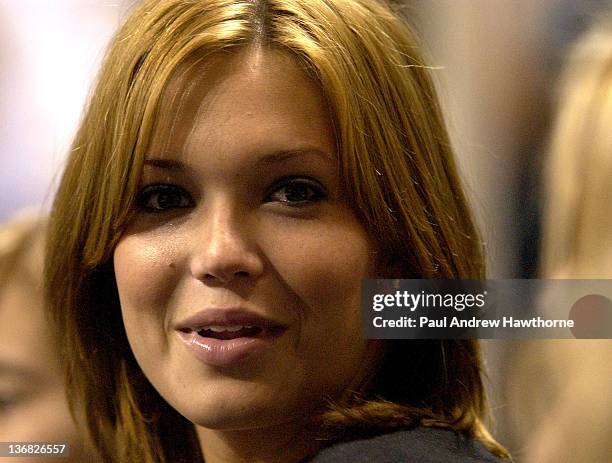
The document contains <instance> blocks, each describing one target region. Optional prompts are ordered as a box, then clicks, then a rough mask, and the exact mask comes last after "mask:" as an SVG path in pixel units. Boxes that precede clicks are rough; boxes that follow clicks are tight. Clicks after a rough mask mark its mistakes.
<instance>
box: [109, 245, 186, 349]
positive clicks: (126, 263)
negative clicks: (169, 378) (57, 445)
mask: <svg viewBox="0 0 612 463" xmlns="http://www.w3.org/2000/svg"><path fill="white" fill-rule="evenodd" d="M113 257H114V268H115V278H116V282H117V289H118V292H119V300H120V303H121V313H122V316H123V321H124V324H125V328H126V332H127V334H128V338H129V341H130V344H134V342H135V341H140V340H139V338H138V337H139V333H149V335H148V336H147V339H149V340H151V339H152V338H151V336H150V333H152V332H157V333H159V332H160V331H159V330H163V327H164V321H165V319H166V317H167V315H168V314H166V313H165V310H164V307H168V301H169V299H170V298H171V297H172V295H173V293H174V288H175V287H176V280H177V272H176V266H175V264H174V260H173V259H174V258H175V257H176V256H175V252H174V250H173V249H172V248H171V247H169V246H164V245H163V244H162V245H160V244H159V242H158V241H157V240H150V239H146V238H142V237H139V236H138V235H132V236H128V237H125V238H123V239H122V240H121V241H120V242H119V244H118V245H117V247H116V249H115V253H114V256H113ZM151 330H154V331H151ZM133 348H134V350H138V349H137V346H134V345H133Z"/></svg>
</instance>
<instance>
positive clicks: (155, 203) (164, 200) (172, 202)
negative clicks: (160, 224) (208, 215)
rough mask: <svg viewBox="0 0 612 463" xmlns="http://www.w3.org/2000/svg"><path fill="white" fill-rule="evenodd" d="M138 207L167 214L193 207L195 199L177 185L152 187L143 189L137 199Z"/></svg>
mask: <svg viewBox="0 0 612 463" xmlns="http://www.w3.org/2000/svg"><path fill="white" fill-rule="evenodd" d="M136 203H137V204H138V207H139V208H140V209H142V210H144V211H147V212H165V211H171V210H175V209H185V208H189V207H192V206H193V205H194V204H193V199H192V198H191V196H190V195H189V193H187V192H186V191H185V190H184V189H183V188H181V187H179V186H176V185H167V184H159V185H150V186H148V187H146V188H143V189H142V190H141V191H140V192H139V193H138V196H137V198H136Z"/></svg>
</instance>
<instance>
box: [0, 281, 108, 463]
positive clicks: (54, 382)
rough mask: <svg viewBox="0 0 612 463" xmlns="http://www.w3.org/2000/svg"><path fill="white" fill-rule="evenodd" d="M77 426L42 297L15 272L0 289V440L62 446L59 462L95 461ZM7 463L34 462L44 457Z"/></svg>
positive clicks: (31, 284) (42, 459) (32, 283)
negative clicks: (66, 449)
mask: <svg viewBox="0 0 612 463" xmlns="http://www.w3.org/2000/svg"><path fill="white" fill-rule="evenodd" d="M79 428H80V427H78V426H76V425H75V423H74V422H73V420H72V417H71V415H70V411H69V409H68V403H67V402H66V396H65V391H64V381H63V374H62V369H61V365H60V359H59V356H58V354H57V352H56V349H55V345H54V342H53V338H52V336H51V334H50V330H49V329H48V323H47V321H46V320H45V314H44V310H43V301H42V297H41V295H40V294H39V291H38V289H37V287H36V284H35V283H34V281H33V280H32V278H31V277H30V276H29V275H25V273H24V272H22V271H21V272H15V274H14V275H11V276H10V277H9V278H8V281H4V282H2V285H0V442H45V443H55V444H59V443H66V444H68V446H69V456H68V457H67V459H66V458H62V459H61V461H63V462H66V463H69V462H83V461H88V462H95V461H99V460H98V459H97V457H95V456H94V453H93V450H92V449H91V448H90V447H88V446H87V445H86V443H85V438H86V436H85V435H83V433H81V432H79ZM0 460H2V461H4V459H2V458H0ZM9 460H10V461H14V462H15V463H17V462H23V463H25V462H29V463H34V462H41V461H43V462H44V461H48V458H46V457H44V455H43V456H32V457H27V458H25V457H24V458H6V461H9Z"/></svg>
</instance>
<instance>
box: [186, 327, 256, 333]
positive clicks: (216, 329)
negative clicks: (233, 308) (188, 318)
mask: <svg viewBox="0 0 612 463" xmlns="http://www.w3.org/2000/svg"><path fill="white" fill-rule="evenodd" d="M243 328H253V326H242V325H230V326H218V325H211V326H203V327H202V328H200V330H210V331H212V332H213V333H223V332H225V331H229V332H230V333H235V332H236V331H240V330H241V329H243ZM200 330H198V331H200Z"/></svg>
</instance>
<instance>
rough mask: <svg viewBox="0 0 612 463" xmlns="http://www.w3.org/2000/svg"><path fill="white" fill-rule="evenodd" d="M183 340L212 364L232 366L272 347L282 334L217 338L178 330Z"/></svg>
mask: <svg viewBox="0 0 612 463" xmlns="http://www.w3.org/2000/svg"><path fill="white" fill-rule="evenodd" d="M178 334H179V337H180V338H181V340H182V341H183V342H184V343H185V344H186V345H187V348H188V349H189V350H190V351H191V353H193V354H194V355H195V356H196V358H197V359H198V360H200V361H202V362H204V363H206V364H207V365H211V366H218V367H224V366H231V365H236V364H240V363H243V362H245V361H247V360H250V359H252V358H253V357H255V356H257V355H259V354H261V353H263V352H265V351H266V350H268V349H270V348H271V347H272V344H273V343H274V340H275V339H277V338H278V337H279V336H280V333H279V334H275V335H264V336H261V337H259V336H258V337H255V338H246V337H245V338H236V339H215V338H205V337H203V336H200V335H198V334H197V333H195V332H190V333H184V332H178Z"/></svg>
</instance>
